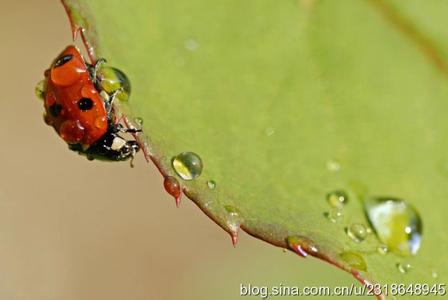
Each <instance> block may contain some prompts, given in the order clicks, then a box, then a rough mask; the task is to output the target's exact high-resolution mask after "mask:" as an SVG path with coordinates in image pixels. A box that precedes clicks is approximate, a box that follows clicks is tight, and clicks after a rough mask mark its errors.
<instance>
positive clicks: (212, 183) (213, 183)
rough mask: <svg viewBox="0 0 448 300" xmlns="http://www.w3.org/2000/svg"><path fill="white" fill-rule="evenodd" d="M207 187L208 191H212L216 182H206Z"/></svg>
mask: <svg viewBox="0 0 448 300" xmlns="http://www.w3.org/2000/svg"><path fill="white" fill-rule="evenodd" d="M207 186H208V188H209V189H211V190H214V189H215V187H216V182H215V181H214V180H209V181H207Z"/></svg>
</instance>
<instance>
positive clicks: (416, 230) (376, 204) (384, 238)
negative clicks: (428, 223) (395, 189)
mask: <svg viewBox="0 0 448 300" xmlns="http://www.w3.org/2000/svg"><path fill="white" fill-rule="evenodd" d="M364 211H365V213H366V216H367V219H368V220H369V222H370V224H371V225H372V227H373V230H374V231H375V234H376V235H377V236H378V238H379V240H380V241H381V242H382V243H384V244H385V245H387V247H388V248H389V249H390V251H392V252H394V253H397V254H400V255H414V254H416V253H417V251H418V250H419V248H420V244H421V238H422V221H421V219H420V216H419V214H418V212H417V211H416V210H415V208H414V207H412V206H411V205H409V204H408V203H407V202H406V201H404V200H401V199H396V198H369V199H367V200H366V201H365V202H364Z"/></svg>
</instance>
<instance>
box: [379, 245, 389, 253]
mask: <svg viewBox="0 0 448 300" xmlns="http://www.w3.org/2000/svg"><path fill="white" fill-rule="evenodd" d="M377 251H378V253H379V254H381V255H386V254H387V253H388V252H389V248H387V246H386V245H384V244H381V245H379V246H378V248H377Z"/></svg>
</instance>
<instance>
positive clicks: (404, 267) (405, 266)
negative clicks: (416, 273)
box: [397, 261, 412, 274]
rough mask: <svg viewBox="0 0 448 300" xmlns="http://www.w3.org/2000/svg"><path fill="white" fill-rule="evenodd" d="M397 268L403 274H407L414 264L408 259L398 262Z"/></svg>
mask: <svg viewBox="0 0 448 300" xmlns="http://www.w3.org/2000/svg"><path fill="white" fill-rule="evenodd" d="M397 269H398V271H400V273H401V274H406V273H407V272H409V271H410V270H411V269H412V265H411V264H410V263H409V262H407V261H405V262H401V263H397Z"/></svg>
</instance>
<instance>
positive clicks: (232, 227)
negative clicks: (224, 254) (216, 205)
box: [224, 205, 241, 246]
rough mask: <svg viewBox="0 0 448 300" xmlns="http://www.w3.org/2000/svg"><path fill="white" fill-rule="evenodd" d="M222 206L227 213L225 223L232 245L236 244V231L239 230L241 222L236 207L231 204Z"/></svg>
mask: <svg viewBox="0 0 448 300" xmlns="http://www.w3.org/2000/svg"><path fill="white" fill-rule="evenodd" d="M224 208H225V210H226V211H227V213H228V216H227V220H226V224H227V227H228V228H229V231H230V235H231V238H232V243H233V246H236V244H237V242H238V232H239V230H240V224H241V221H240V216H239V214H238V211H237V209H236V208H235V207H233V206H232V205H225V206H224Z"/></svg>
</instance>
